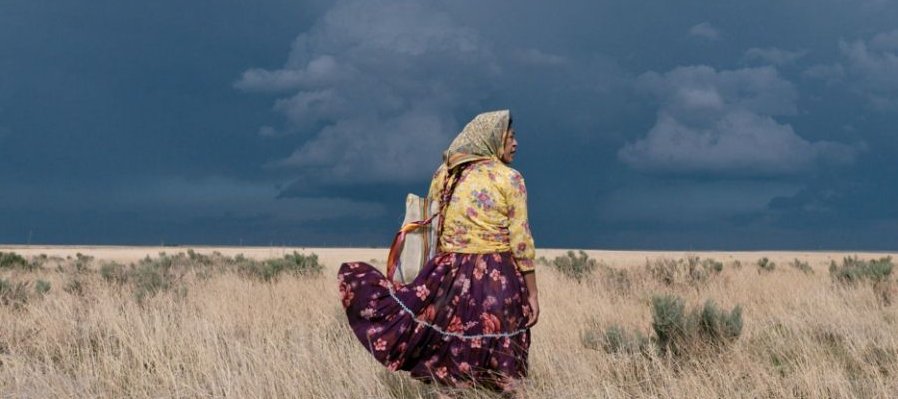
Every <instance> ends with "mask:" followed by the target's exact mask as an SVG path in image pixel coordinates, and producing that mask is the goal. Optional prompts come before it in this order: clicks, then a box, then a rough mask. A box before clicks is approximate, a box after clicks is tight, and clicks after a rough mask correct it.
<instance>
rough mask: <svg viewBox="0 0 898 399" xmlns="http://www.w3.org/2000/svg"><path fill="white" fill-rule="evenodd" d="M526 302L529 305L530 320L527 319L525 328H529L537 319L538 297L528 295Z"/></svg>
mask: <svg viewBox="0 0 898 399" xmlns="http://www.w3.org/2000/svg"><path fill="white" fill-rule="evenodd" d="M527 302H528V304H529V305H530V320H528V321H527V328H530V327H533V326H535V325H536V322H537V321H539V297H537V296H536V295H530V297H529V298H528V299H527Z"/></svg>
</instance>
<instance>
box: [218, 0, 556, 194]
mask: <svg viewBox="0 0 898 399" xmlns="http://www.w3.org/2000/svg"><path fill="white" fill-rule="evenodd" d="M434 4H435V3H432V2H426V1H425V2H418V1H383V0H375V1H370V0H366V1H346V2H340V3H338V4H337V5H336V6H335V7H334V8H332V9H331V10H330V11H328V12H327V14H326V15H325V16H324V17H323V18H321V19H320V20H319V21H317V22H316V23H315V25H314V26H313V27H312V28H311V29H310V30H309V31H308V32H306V33H303V34H301V35H300V36H299V37H298V38H297V39H296V41H295V42H294V44H293V47H292V50H291V52H290V56H289V59H288V61H287V63H286V64H285V65H284V66H283V67H282V68H280V69H276V70H266V69H250V70H247V71H245V72H244V73H243V76H242V78H241V79H240V80H239V81H237V82H236V83H235V86H236V87H237V88H239V89H241V90H244V91H248V92H263V93H276V94H278V95H284V94H287V96H283V97H281V98H279V99H278V100H277V102H276V104H275V110H276V111H278V112H279V113H281V114H282V115H283V116H284V117H285V119H286V124H285V125H284V126H283V127H281V128H279V129H278V128H274V127H271V126H266V127H263V128H262V129H261V130H260V134H262V135H265V136H271V137H277V136H279V135H291V134H300V135H303V136H311V139H309V140H306V141H305V142H304V143H303V144H302V145H301V146H300V147H299V148H296V149H295V150H294V151H292V153H290V154H289V155H287V156H285V157H283V158H281V159H278V160H275V161H273V162H271V163H270V166H272V167H277V168H290V169H292V170H296V171H297V172H298V173H300V174H301V175H304V176H317V177H318V178H320V179H323V180H328V181H338V182H344V183H347V184H350V183H356V182H408V181H413V180H415V179H420V178H422V177H424V176H427V175H429V174H430V173H432V172H433V169H434V168H435V167H436V165H437V164H438V162H439V158H438V156H437V155H436V154H439V153H440V152H441V151H442V150H443V149H444V147H445V146H446V145H447V144H448V141H449V139H450V138H451V136H452V135H453V134H454V133H456V131H457V129H458V128H459V126H460V123H459V121H457V120H456V119H455V118H454V117H453V114H454V113H455V112H458V111H459V110H460V109H462V108H464V107H465V106H467V105H470V104H472V103H476V101H478V100H479V99H482V98H484V97H485V96H487V95H489V94H490V92H491V84H490V81H491V78H493V77H495V76H496V75H497V74H499V72H500V69H499V67H498V64H497V63H496V61H495V56H494V54H493V52H492V50H491V49H490V46H489V45H488V44H487V43H485V41H484V40H483V39H482V38H481V37H480V36H479V35H478V34H477V32H476V31H474V30H473V29H470V28H468V27H465V26H463V25H461V24H459V23H457V22H456V21H455V20H453V18H452V17H451V16H450V15H449V14H448V13H445V12H442V11H441V10H440V9H439V8H438V7H436V6H434ZM522 57H524V58H525V59H527V60H529V61H530V62H538V63H558V62H561V59H560V58H558V57H554V56H551V55H548V54H542V53H538V52H529V53H524V54H522Z"/></svg>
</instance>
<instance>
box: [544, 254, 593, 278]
mask: <svg viewBox="0 0 898 399" xmlns="http://www.w3.org/2000/svg"><path fill="white" fill-rule="evenodd" d="M552 267H553V268H554V269H555V270H558V271H559V272H561V274H563V275H564V276H566V277H568V278H571V279H574V280H577V282H578V283H579V282H581V281H583V279H585V278H587V277H588V276H590V275H591V274H592V273H593V272H595V271H596V269H597V268H598V267H599V264H598V262H597V261H596V260H595V259H592V258H590V257H589V255H587V254H586V252H584V251H582V250H581V251H578V253H576V254H575V253H574V251H567V254H565V255H564V256H559V257H556V258H555V260H553V261H552Z"/></svg>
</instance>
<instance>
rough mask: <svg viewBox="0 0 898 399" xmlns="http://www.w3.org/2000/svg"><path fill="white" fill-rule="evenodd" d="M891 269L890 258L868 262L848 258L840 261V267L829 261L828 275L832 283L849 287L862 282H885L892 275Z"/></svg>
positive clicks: (856, 258)
mask: <svg viewBox="0 0 898 399" xmlns="http://www.w3.org/2000/svg"><path fill="white" fill-rule="evenodd" d="M893 267H894V265H893V264H892V257H890V256H887V257H885V258H880V259H874V260H869V261H866V260H862V259H858V257H857V256H854V257H851V256H849V257H846V258H843V259H842V264H841V265H837V264H836V262H835V261H831V262H830V264H829V274H830V276H831V277H832V278H833V280H834V281H836V282H838V283H842V284H849V285H850V284H855V283H860V282H864V281H869V282H871V283H874V284H876V283H883V282H886V281H887V280H888V279H889V276H890V275H891V274H892V268H893Z"/></svg>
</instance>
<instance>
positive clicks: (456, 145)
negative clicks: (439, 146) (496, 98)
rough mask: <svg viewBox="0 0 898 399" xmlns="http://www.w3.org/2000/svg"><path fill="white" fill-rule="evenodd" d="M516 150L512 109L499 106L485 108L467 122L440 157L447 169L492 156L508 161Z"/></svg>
mask: <svg viewBox="0 0 898 399" xmlns="http://www.w3.org/2000/svg"><path fill="white" fill-rule="evenodd" d="M509 137H511V138H510V139H509ZM516 150H517V141H516V140H514V130H513V129H512V128H511V112H510V111H508V110H500V111H492V112H484V113H482V114H480V115H477V116H476V117H474V119H472V120H471V121H470V122H468V124H467V125H465V128H464V129H462V131H461V133H459V134H458V136H456V137H455V139H454V140H452V144H450V145H449V149H448V150H446V152H445V153H443V159H444V161H445V162H446V166H447V167H449V168H450V169H452V168H454V167H456V166H458V165H461V164H463V163H467V162H472V161H477V160H481V159H491V158H495V159H500V160H502V161H503V162H506V163H508V162H511V160H512V159H513V158H514V151H516Z"/></svg>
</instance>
